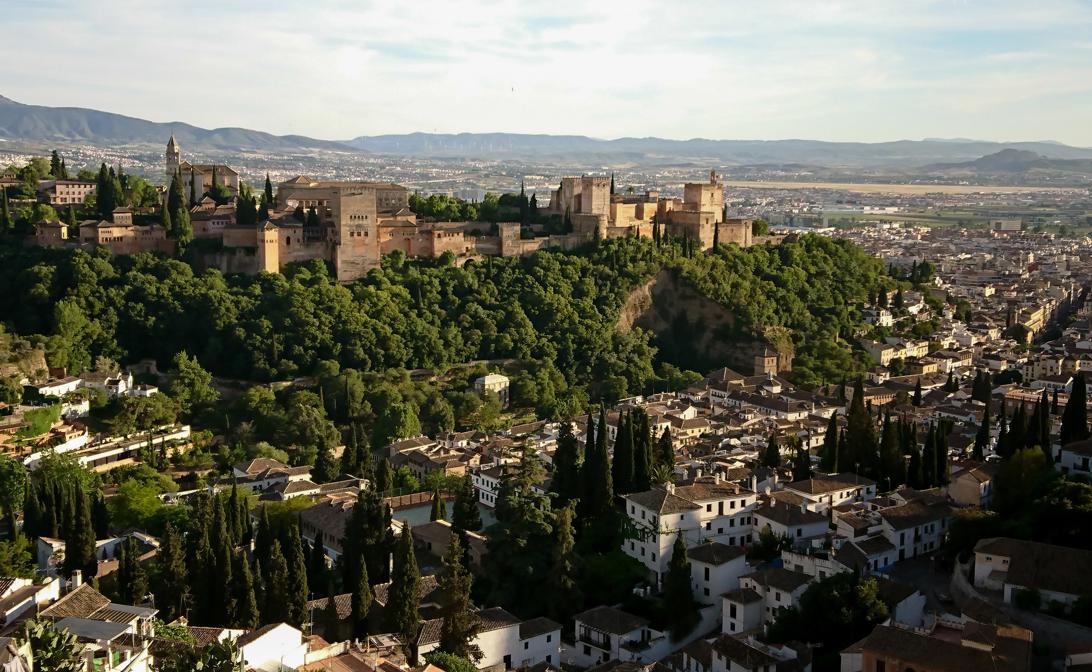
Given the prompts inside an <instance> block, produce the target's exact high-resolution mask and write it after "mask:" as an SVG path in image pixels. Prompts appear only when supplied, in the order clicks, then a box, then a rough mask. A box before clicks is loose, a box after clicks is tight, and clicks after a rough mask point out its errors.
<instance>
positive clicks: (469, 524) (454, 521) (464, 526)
mask: <svg viewBox="0 0 1092 672" xmlns="http://www.w3.org/2000/svg"><path fill="white" fill-rule="evenodd" d="M451 527H452V528H454V529H456V530H462V531H465V532H477V531H478V530H480V529H482V513H481V510H480V509H478V491H477V489H476V488H475V487H474V480H473V478H472V477H471V475H470V474H469V473H467V474H466V476H464V477H463V483H462V487H460V488H459V490H458V492H456V493H455V505H454V507H453V511H452V516H451Z"/></svg>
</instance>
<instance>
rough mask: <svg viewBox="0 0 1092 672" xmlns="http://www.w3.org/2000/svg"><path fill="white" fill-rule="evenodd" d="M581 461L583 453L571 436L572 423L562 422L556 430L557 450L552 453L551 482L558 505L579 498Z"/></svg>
mask: <svg viewBox="0 0 1092 672" xmlns="http://www.w3.org/2000/svg"><path fill="white" fill-rule="evenodd" d="M583 461H584V456H583V452H582V451H581V450H580V442H579V441H577V439H576V436H575V435H574V434H573V426H572V423H570V422H562V423H561V428H560V429H559V430H558V436H557V450H555V451H554V477H553V480H552V481H551V486H552V487H553V490H554V492H556V493H557V502H558V504H559V505H562V506H563V505H565V504H567V503H568V502H571V501H572V500H574V499H578V498H579V497H580V465H581V463H582V462H583Z"/></svg>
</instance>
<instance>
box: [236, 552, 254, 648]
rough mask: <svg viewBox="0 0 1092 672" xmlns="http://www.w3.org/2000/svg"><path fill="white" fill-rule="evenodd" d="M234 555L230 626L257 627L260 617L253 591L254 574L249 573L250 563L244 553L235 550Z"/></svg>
mask: <svg viewBox="0 0 1092 672" xmlns="http://www.w3.org/2000/svg"><path fill="white" fill-rule="evenodd" d="M234 555H235V566H234V574H235V595H234V596H233V597H234V600H233V602H234V605H235V613H234V614H233V615H232V619H231V620H232V626H233V627H236V628H247V629H253V628H256V627H258V622H259V619H260V616H259V613H258V600H257V597H256V596H255V592H254V575H253V574H251V573H250V563H248V562H247V561H246V555H245V554H244V553H242V552H238V551H236V552H235V553H234Z"/></svg>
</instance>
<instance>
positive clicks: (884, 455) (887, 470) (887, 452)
mask: <svg viewBox="0 0 1092 672" xmlns="http://www.w3.org/2000/svg"><path fill="white" fill-rule="evenodd" d="M903 469H904V467H903V460H902V451H901V450H900V449H899V438H898V429H897V428H896V427H895V425H893V424H892V423H891V413H889V412H888V413H885V414H884V418H883V430H882V431H881V433H880V471H881V472H882V473H883V477H884V478H886V479H887V480H888V484H889V485H890V486H891V487H892V488H894V487H895V486H897V485H899V483H901V482H902V478H903Z"/></svg>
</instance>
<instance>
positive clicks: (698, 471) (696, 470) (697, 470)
mask: <svg viewBox="0 0 1092 672" xmlns="http://www.w3.org/2000/svg"><path fill="white" fill-rule="evenodd" d="M701 473H702V472H701V467H695V468H694V480H695V481H696V480H698V479H699V478H701Z"/></svg>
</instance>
